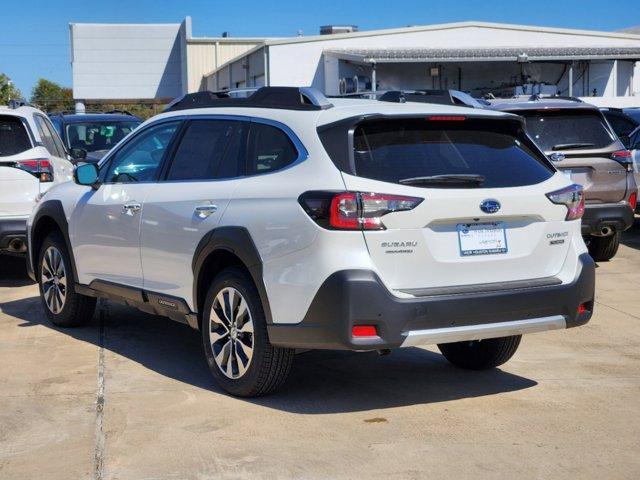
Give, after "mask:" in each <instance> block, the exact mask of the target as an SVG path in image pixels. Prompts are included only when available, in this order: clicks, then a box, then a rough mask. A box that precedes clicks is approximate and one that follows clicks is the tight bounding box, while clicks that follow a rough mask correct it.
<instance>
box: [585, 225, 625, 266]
mask: <svg viewBox="0 0 640 480" xmlns="http://www.w3.org/2000/svg"><path fill="white" fill-rule="evenodd" d="M621 236H622V234H621V233H620V232H616V233H614V234H613V235H609V236H608V237H593V236H592V237H591V239H590V241H589V254H590V255H591V257H592V258H593V259H594V260H595V261H596V262H606V261H608V260H611V259H612V258H613V257H615V255H616V253H618V247H619V246H620V237H621Z"/></svg>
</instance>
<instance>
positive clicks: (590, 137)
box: [522, 111, 615, 152]
mask: <svg viewBox="0 0 640 480" xmlns="http://www.w3.org/2000/svg"><path fill="white" fill-rule="evenodd" d="M522 115H523V116H524V117H525V119H526V125H527V127H526V128H527V133H528V134H529V136H530V137H531V138H533V140H534V141H535V142H536V143H537V144H538V146H539V147H540V148H541V149H542V150H544V151H547V152H548V151H552V150H578V149H597V148H605V147H608V146H609V145H611V143H613V142H614V141H615V137H614V136H613V135H612V134H611V132H609V129H608V128H607V127H606V126H605V123H604V121H603V119H602V117H600V115H599V114H598V113H597V112H589V111H587V112H575V111H572V112H568V111H560V112H524V113H522Z"/></svg>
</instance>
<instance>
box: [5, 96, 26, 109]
mask: <svg viewBox="0 0 640 480" xmlns="http://www.w3.org/2000/svg"><path fill="white" fill-rule="evenodd" d="M30 106H31V104H30V103H29V102H27V101H26V100H25V99H24V98H12V99H11V100H9V104H8V107H9V108H11V109H14V110H15V109H16V108H20V107H30Z"/></svg>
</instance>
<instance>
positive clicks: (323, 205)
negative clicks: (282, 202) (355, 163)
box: [298, 191, 424, 230]
mask: <svg viewBox="0 0 640 480" xmlns="http://www.w3.org/2000/svg"><path fill="white" fill-rule="evenodd" d="M423 200H424V199H422V198H418V197H408V196H404V195H391V194H386V193H362V192H317V191H314V192H306V193H303V194H302V195H300V198H299V199H298V201H299V203H300V205H301V206H302V208H303V209H304V210H305V212H307V214H308V215H309V216H310V217H311V218H312V219H313V220H314V221H315V222H316V223H317V224H318V225H320V226H321V227H324V228H328V229H331V230H384V229H385V228H386V227H385V226H384V224H383V223H382V217H383V216H384V215H387V214H388V213H393V212H402V211H406V210H411V209H413V208H415V207H416V206H418V205H419V204H420V203H421V202H422V201H423Z"/></svg>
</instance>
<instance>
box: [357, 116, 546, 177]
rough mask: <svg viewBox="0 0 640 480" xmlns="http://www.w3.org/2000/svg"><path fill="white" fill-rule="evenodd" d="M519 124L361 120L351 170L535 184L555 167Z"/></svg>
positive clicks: (368, 174)
mask: <svg viewBox="0 0 640 480" xmlns="http://www.w3.org/2000/svg"><path fill="white" fill-rule="evenodd" d="M461 118H464V117H461ZM519 125H520V124H519V123H517V122H513V121H510V122H502V121H496V120H485V119H477V120H474V119H466V120H462V121H425V120H423V119H402V120H379V121H370V122H364V123H362V124H360V125H359V126H358V127H357V128H356V130H355V132H354V138H353V143H354V150H355V151H354V166H355V174H356V175H358V176H360V177H366V178H372V179H375V180H382V181H385V182H394V183H403V184H413V185H424V186H427V185H428V186H429V187H441V188H448V187H451V188H459V187H460V186H464V187H468V188H474V187H482V188H496V187H518V186H522V185H533V184H536V183H539V182H542V181H544V180H546V179H548V178H549V177H551V176H552V175H553V173H554V171H553V169H552V168H551V167H550V166H549V165H548V164H547V163H546V160H545V159H544V157H543V156H542V154H541V153H540V152H539V151H537V150H536V148H535V146H534V145H532V144H531V142H530V140H528V139H527V138H526V135H524V132H522V130H521V129H520V128H519Z"/></svg>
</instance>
